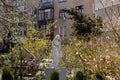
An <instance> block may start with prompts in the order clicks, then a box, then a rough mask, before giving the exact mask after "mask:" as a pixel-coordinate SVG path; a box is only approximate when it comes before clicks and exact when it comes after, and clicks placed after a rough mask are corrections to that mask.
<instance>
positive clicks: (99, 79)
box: [93, 72, 105, 80]
mask: <svg viewBox="0 0 120 80" xmlns="http://www.w3.org/2000/svg"><path fill="white" fill-rule="evenodd" d="M93 79H94V80H105V78H104V77H103V75H102V73H101V72H96V73H94V74H93Z"/></svg>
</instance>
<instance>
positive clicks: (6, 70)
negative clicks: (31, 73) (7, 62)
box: [2, 68, 13, 80]
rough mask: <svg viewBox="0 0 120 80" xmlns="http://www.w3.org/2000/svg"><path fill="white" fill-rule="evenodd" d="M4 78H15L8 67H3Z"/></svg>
mask: <svg viewBox="0 0 120 80" xmlns="http://www.w3.org/2000/svg"><path fill="white" fill-rule="evenodd" d="M2 80H13V76H12V74H11V73H10V71H9V70H8V69H6V68H4V69H3V74H2Z"/></svg>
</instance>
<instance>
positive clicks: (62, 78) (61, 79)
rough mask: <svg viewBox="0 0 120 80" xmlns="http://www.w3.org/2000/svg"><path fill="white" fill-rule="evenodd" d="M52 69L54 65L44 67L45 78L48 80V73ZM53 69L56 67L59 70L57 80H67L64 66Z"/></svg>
mask: <svg viewBox="0 0 120 80" xmlns="http://www.w3.org/2000/svg"><path fill="white" fill-rule="evenodd" d="M53 69H54V67H50V68H46V69H45V80H49V78H50V73H51V71H52V70H53ZM55 69H57V70H58V71H59V80H67V77H66V69H65V68H64V67H56V68H55Z"/></svg>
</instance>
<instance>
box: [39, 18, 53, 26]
mask: <svg viewBox="0 0 120 80" xmlns="http://www.w3.org/2000/svg"><path fill="white" fill-rule="evenodd" d="M50 21H53V19H47V20H46V19H44V20H38V25H47V24H48V23H49V22H50Z"/></svg>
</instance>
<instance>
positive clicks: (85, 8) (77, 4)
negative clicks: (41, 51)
mask: <svg viewBox="0 0 120 80" xmlns="http://www.w3.org/2000/svg"><path fill="white" fill-rule="evenodd" d="M70 8H75V9H76V10H79V11H81V12H83V13H85V14H86V15H89V16H93V12H94V0H41V2H40V9H39V10H38V28H39V29H42V30H44V31H45V30H46V28H47V23H48V22H50V21H56V23H55V25H54V27H53V29H54V33H53V34H54V35H56V34H60V35H61V37H63V38H64V37H69V35H70V34H71V33H72V31H73V29H71V26H72V23H73V21H71V20H68V17H69V15H67V14H66V13H65V12H63V11H62V9H70Z"/></svg>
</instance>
